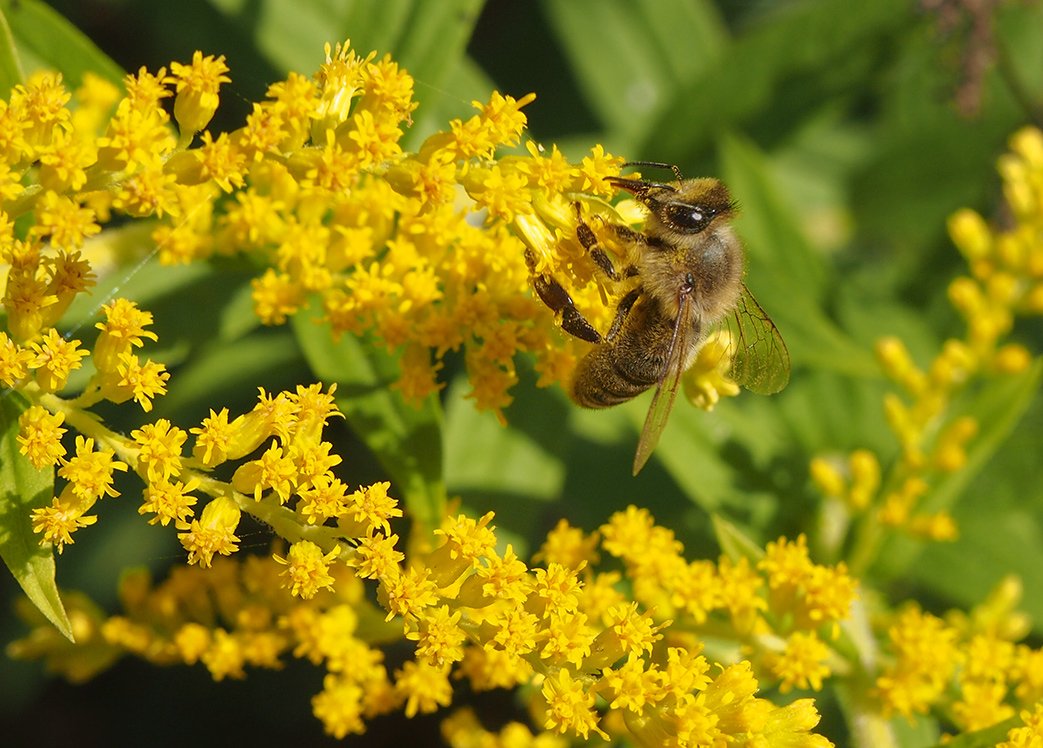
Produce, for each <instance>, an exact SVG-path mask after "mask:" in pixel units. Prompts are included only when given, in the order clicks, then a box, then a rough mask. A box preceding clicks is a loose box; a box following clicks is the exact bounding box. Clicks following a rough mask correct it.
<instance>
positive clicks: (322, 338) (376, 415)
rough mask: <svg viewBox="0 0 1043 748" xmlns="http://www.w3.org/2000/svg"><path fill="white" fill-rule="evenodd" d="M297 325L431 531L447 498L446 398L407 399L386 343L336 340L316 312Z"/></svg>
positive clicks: (301, 316) (346, 410) (351, 417)
mask: <svg viewBox="0 0 1043 748" xmlns="http://www.w3.org/2000/svg"><path fill="white" fill-rule="evenodd" d="M293 330H294V333H295V334H296V335H297V340H298V342H299V343H300V345H301V348H302V350H303V351H304V355H305V358H306V359H307V360H308V363H309V364H310V365H311V367H312V371H314V372H315V375H316V376H317V377H319V378H320V379H321V380H322V381H323V382H325V383H327V384H329V383H334V382H335V383H336V384H337V393H336V399H337V406H338V407H339V408H340V410H341V412H342V413H343V414H344V416H345V418H346V419H347V421H348V424H349V425H350V426H351V428H352V430H353V431H354V432H355V433H356V434H357V435H358V436H359V438H360V439H362V441H363V442H365V444H366V446H368V447H369V448H370V450H371V451H372V452H373V454H375V455H376V457H377V459H378V460H379V461H380V464H381V465H382V466H383V467H384V469H385V470H387V472H388V474H389V475H390V476H391V480H392V481H393V483H394V486H395V489H396V490H398V491H400V492H401V494H402V497H403V499H404V500H405V503H406V506H407V508H408V510H409V513H410V514H411V515H412V517H413V518H414V519H415V520H416V521H417V522H419V523H420V524H421V526H423V527H424V528H425V529H426V530H431V529H433V528H435V527H437V526H438V523H439V522H440V521H441V519H442V516H443V514H444V507H445V500H446V492H445V482H444V479H443V466H442V408H441V405H440V404H439V402H438V397H437V396H436V395H431V396H429V397H428V398H427V399H426V400H425V401H424V403H423V405H422V406H421V407H419V408H414V407H413V406H411V405H409V404H408V403H406V402H405V400H404V399H403V398H402V396H401V394H399V392H398V391H397V390H394V389H392V387H391V385H392V384H394V382H395V381H396V380H397V379H398V374H399V368H398V361H397V360H396V359H395V358H394V357H393V356H391V355H390V354H388V353H387V352H386V351H385V350H384V349H383V347H382V346H380V345H379V344H375V343H372V342H367V341H362V340H359V339H358V338H356V337H354V336H352V335H342V336H341V338H340V340H338V341H336V342H334V340H333V333H332V331H331V329H330V326H329V325H328V324H325V323H322V324H320V315H318V314H317V313H316V312H315V310H314V309H312V310H310V311H309V310H302V311H301V312H299V313H298V314H296V315H295V316H294V317H293Z"/></svg>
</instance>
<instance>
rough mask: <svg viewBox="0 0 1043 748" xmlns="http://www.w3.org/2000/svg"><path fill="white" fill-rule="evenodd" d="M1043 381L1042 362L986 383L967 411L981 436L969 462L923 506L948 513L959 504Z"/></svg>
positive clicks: (978, 437)
mask: <svg viewBox="0 0 1043 748" xmlns="http://www.w3.org/2000/svg"><path fill="white" fill-rule="evenodd" d="M1041 378H1043V359H1037V360H1036V362H1035V363H1034V364H1033V365H1032V366H1031V367H1029V368H1028V369H1026V370H1025V371H1024V372H1022V373H1021V374H1018V375H1015V376H1012V377H1001V378H997V379H995V380H993V381H991V382H988V383H986V385H985V387H984V388H983V390H982V392H981V393H980V395H979V396H978V397H977V398H975V400H974V401H973V402H972V403H971V405H970V406H969V407H968V408H967V415H969V416H972V417H973V418H974V419H975V420H977V422H978V435H977V436H976V437H975V438H974V440H973V441H972V442H971V446H970V449H968V450H967V463H966V464H965V465H964V466H963V467H962V468H960V469H959V470H957V471H955V472H953V473H949V474H948V475H947V476H946V477H945V478H944V479H943V480H942V481H941V482H940V483H939V484H938V487H937V488H936V489H935V490H933V491H931V493H930V495H929V496H927V497H926V498H925V500H924V503H923V509H924V511H927V512H937V511H941V510H947V509H949V508H950V507H952V505H953V504H955V503H956V499H957V498H959V496H960V495H961V494H962V493H963V490H964V489H965V488H966V487H967V484H968V483H970V481H971V480H972V479H973V478H974V477H975V476H977V475H978V473H979V472H980V471H981V470H982V468H983V467H985V465H986V463H987V462H988V461H989V459H990V458H991V457H992V456H993V455H994V454H995V453H996V450H998V449H999V448H1000V446H1001V445H1002V444H1003V442H1004V441H1005V440H1006V439H1007V437H1008V436H1009V435H1010V432H1011V431H1012V430H1013V429H1014V427H1015V426H1016V425H1017V423H1018V421H1020V420H1021V417H1022V416H1023V415H1024V414H1025V411H1026V410H1028V407H1029V405H1031V404H1032V400H1033V398H1035V397H1036V395H1037V393H1038V392H1039V385H1040V381H1041Z"/></svg>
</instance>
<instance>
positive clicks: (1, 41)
mask: <svg viewBox="0 0 1043 748" xmlns="http://www.w3.org/2000/svg"><path fill="white" fill-rule="evenodd" d="M24 81H25V73H24V72H22V63H20V62H19V61H18V52H17V50H16V49H15V46H14V36H13V35H12V34H11V25H10V24H9V23H8V22H7V16H6V15H4V12H3V10H2V9H0V98H2V99H4V100H7V99H8V98H10V96H11V89H13V88H14V87H15V86H17V85H18V84H19V83H22V82H24Z"/></svg>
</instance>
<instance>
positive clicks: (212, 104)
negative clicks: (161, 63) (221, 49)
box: [170, 50, 231, 138]
mask: <svg viewBox="0 0 1043 748" xmlns="http://www.w3.org/2000/svg"><path fill="white" fill-rule="evenodd" d="M227 72H228V66H227V65H225V57H224V55H221V56H219V57H214V56H213V55H207V56H205V57H204V56H203V53H202V52H199V51H198V50H197V51H196V52H195V53H194V54H193V55H192V62H191V64H188V65H184V64H182V63H180V62H172V63H170V77H171V79H172V80H173V82H174V84H175V90H176V91H177V95H176V96H175V97H174V119H175V120H177V124H178V126H179V127H180V128H181V134H182V138H184V137H185V136H186V135H189V136H190V135H192V134H195V133H197V132H199V131H200V130H202V129H203V128H204V127H206V126H207V123H209V122H210V119H211V117H213V116H214V112H216V111H217V104H218V96H217V92H218V90H219V89H220V87H221V84H222V83H228V82H229V81H230V80H231V78H229V77H228V76H226V75H225V73H227Z"/></svg>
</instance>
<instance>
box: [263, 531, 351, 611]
mask: <svg viewBox="0 0 1043 748" xmlns="http://www.w3.org/2000/svg"><path fill="white" fill-rule="evenodd" d="M339 555H340V549H339V548H334V549H333V550H332V551H330V552H329V553H326V554H323V552H322V549H321V548H319V546H317V545H315V543H312V542H311V541H309V540H302V541H300V542H298V543H294V544H293V545H291V546H290V552H289V553H288V554H287V555H286V558H283V557H282V556H279V555H275V556H272V558H274V559H275V560H276V561H277V562H278V563H280V564H284V565H285V566H286V571H285V572H284V575H285V577H286V580H287V581H288V582H289V583H290V586H291V589H290V593H291V594H292V595H295V596H297V597H302V598H304V599H305V600H309V599H311V598H313V597H315V594H316V593H317V592H318V591H319V590H321V589H329V590H332V589H333V581H334V580H333V577H332V576H330V573H329V567H330V564H331V563H332V562H333V561H334V560H335V559H336V558H337V557H338V556H339Z"/></svg>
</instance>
